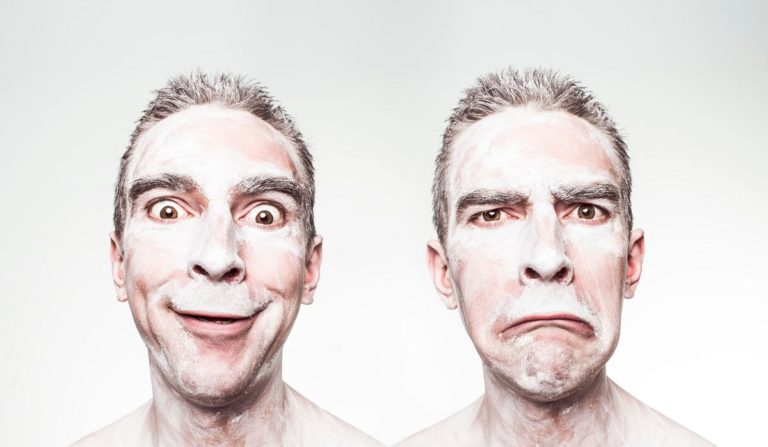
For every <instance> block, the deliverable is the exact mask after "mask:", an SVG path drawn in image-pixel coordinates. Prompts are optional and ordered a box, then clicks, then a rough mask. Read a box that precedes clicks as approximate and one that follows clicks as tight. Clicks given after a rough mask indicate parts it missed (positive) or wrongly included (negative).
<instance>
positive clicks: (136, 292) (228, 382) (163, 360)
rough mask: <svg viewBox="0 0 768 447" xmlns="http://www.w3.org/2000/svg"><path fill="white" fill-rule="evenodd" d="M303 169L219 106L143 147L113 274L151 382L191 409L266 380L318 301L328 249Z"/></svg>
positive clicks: (279, 139)
mask: <svg viewBox="0 0 768 447" xmlns="http://www.w3.org/2000/svg"><path fill="white" fill-rule="evenodd" d="M298 166H300V164H299V163H298V158H297V155H296V153H295V151H294V149H293V148H292V147H291V145H290V143H289V142H288V141H287V140H286V139H285V138H284V137H283V136H282V135H281V134H280V133H278V132H277V131H276V130H274V129H273V128H272V127H271V126H269V125H268V124H266V123H264V122H263V121H261V120H259V119H258V118H256V117H254V116H253V115H251V114H249V113H247V112H244V111H240V110H230V109H225V108H221V107H217V106H210V105H206V106H195V107H191V108H188V109H186V110H184V111H181V112H178V113H176V114H173V115H171V116H170V117H168V118H166V119H164V120H162V121H160V122H159V123H157V124H155V125H154V126H153V127H151V128H150V129H149V130H148V131H146V132H145V133H144V134H143V135H142V136H141V137H140V138H139V140H138V142H137V144H136V148H135V152H134V155H133V158H132V160H131V162H130V165H129V166H128V171H127V182H126V185H127V187H126V188H127V191H125V193H126V194H128V202H129V206H128V216H127V217H126V222H125V229H124V232H123V236H122V238H121V240H117V239H116V238H115V237H114V236H113V241H112V242H113V243H112V265H113V276H114V280H115V284H116V286H117V289H118V298H119V299H121V300H127V301H128V302H129V304H130V308H131V312H132V314H133V318H134V320H135V322H136V326H137V327H138V329H139V332H140V333H141V336H142V338H143V339H144V342H145V343H146V345H147V347H148V348H149V353H150V364H151V368H152V372H153V376H154V377H155V378H161V379H162V380H164V381H165V382H166V383H167V384H168V385H170V386H171V387H172V388H173V389H175V390H176V391H177V392H179V393H181V394H182V395H183V396H185V397H187V398H189V399H192V400H195V401H197V402H199V403H201V404H205V405H221V404H224V403H227V402H231V401H232V400H233V399H235V398H236V397H237V396H239V395H241V394H242V392H243V391H246V390H247V389H248V387H249V386H253V385H256V384H258V383H260V382H259V379H261V378H265V377H268V375H269V372H270V371H275V370H276V368H279V364H280V352H281V348H282V345H283V342H284V341H285V338H286V336H287V335H288V332H289V331H290V328H291V325H292V324H293V322H294V319H295V317H296V314H297V312H298V308H299V305H300V303H301V302H302V300H303V301H304V302H305V303H309V302H311V299H312V293H313V291H314V287H315V285H316V283H317V280H318V275H319V267H320V258H321V249H320V239H319V238H315V239H314V240H313V241H310V244H309V249H307V240H306V237H307V235H306V234H305V231H304V229H303V226H302V219H303V216H302V210H301V208H300V199H299V198H300V194H301V193H302V191H303V189H302V188H303V186H302V183H301V182H300V179H301V178H303V177H302V176H303V175H304V174H303V173H302V172H300V171H299V168H298ZM158 373H159V374H158Z"/></svg>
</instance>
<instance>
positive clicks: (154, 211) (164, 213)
mask: <svg viewBox="0 0 768 447" xmlns="http://www.w3.org/2000/svg"><path fill="white" fill-rule="evenodd" d="M148 211H149V215H150V216H152V217H153V218H154V219H157V220H166V221H168V220H177V219H182V218H185V217H189V213H187V211H185V210H184V208H182V207H181V205H179V204H178V203H176V202H174V201H173V200H161V201H159V202H156V203H154V204H152V206H150V207H149V210H148Z"/></svg>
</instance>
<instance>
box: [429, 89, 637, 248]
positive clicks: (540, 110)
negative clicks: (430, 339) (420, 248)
mask: <svg viewBox="0 0 768 447" xmlns="http://www.w3.org/2000/svg"><path fill="white" fill-rule="evenodd" d="M526 109H527V110H529V111H530V112H533V113H536V114H545V113H564V114H567V115H568V116H569V117H572V118H576V119H577V120H579V121H580V122H581V124H583V125H586V127H587V129H588V130H589V132H590V134H592V135H595V133H596V134H597V135H598V136H599V137H600V141H596V143H597V144H599V145H600V147H601V148H602V149H603V151H604V153H605V154H606V155H607V156H608V158H609V159H610V161H611V167H612V169H613V170H614V171H615V175H616V176H617V179H616V180H617V183H618V184H619V185H618V189H619V191H621V190H622V187H621V183H622V179H623V178H625V177H626V174H625V172H624V171H625V170H624V167H623V166H622V163H621V160H620V158H619V155H618V153H617V149H616V147H615V146H614V143H613V141H612V140H613V138H612V137H611V135H609V134H607V133H606V132H605V131H604V130H602V129H600V128H598V127H597V126H595V125H594V124H592V123H590V122H589V121H588V120H586V119H585V118H584V117H581V116H578V115H575V114H573V113H571V112H569V111H567V110H565V109H563V108H561V107H552V108H547V107H541V106H539V105H538V104H535V103H525V104H519V105H512V104H508V105H504V106H503V107H502V108H500V109H499V110H497V111H494V112H493V113H490V114H488V115H486V116H484V117H482V118H480V119H478V120H475V121H470V122H462V123H460V125H459V126H457V127H454V128H453V130H454V131H453V134H452V138H451V140H450V144H449V145H448V146H447V149H446V150H445V155H447V157H446V158H445V161H444V164H443V165H442V167H443V169H444V172H443V173H442V180H443V185H442V191H443V197H442V198H443V202H444V203H443V206H444V211H445V219H444V222H445V234H444V236H443V237H442V238H440V243H441V244H445V243H446V242H447V240H448V234H449V233H450V231H449V230H450V228H451V227H452V226H453V225H455V222H454V219H452V211H453V210H454V209H455V206H454V205H455V204H456V203H458V201H456V200H454V202H453V203H452V202H451V201H450V198H449V195H450V194H449V193H451V192H455V191H450V188H449V179H448V175H449V174H450V173H451V168H452V167H453V163H452V162H453V159H454V155H455V145H456V143H457V142H459V141H461V140H463V138H464V137H465V136H466V135H467V132H468V131H470V129H471V128H472V127H475V126H477V125H479V124H480V123H482V122H483V121H486V120H487V119H489V118H492V117H497V116H498V115H501V114H504V113H507V112H510V111H514V110H526ZM441 155H442V154H441ZM437 178H438V177H437V175H436V176H435V179H436V180H437ZM623 202H624V198H623V197H622V196H621V193H619V198H618V206H619V208H621V209H622V210H623V208H624V204H623ZM622 214H624V213H622ZM452 222H453V225H452ZM622 225H623V226H624V227H626V228H627V233H629V231H630V230H631V228H629V216H622ZM438 236H440V235H439V234H438Z"/></svg>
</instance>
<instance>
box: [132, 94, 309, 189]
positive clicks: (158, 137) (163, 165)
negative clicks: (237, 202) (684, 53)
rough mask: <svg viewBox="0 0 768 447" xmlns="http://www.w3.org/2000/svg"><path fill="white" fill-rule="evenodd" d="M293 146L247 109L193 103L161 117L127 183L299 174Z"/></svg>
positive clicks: (140, 145) (145, 137)
mask: <svg viewBox="0 0 768 447" xmlns="http://www.w3.org/2000/svg"><path fill="white" fill-rule="evenodd" d="M297 161H298V155H297V154H296V151H295V149H294V148H293V145H292V144H291V143H290V142H289V141H288V139H287V138H285V136H284V135H282V134H281V133H280V132H278V131H277V130H275V129H274V128H273V127H272V126H270V125H269V124H267V123H266V122H264V121H262V120H261V119H259V118H257V117H256V116H254V115H252V114H250V113H248V112H246V111H244V110H234V109H228V108H225V107H222V106H216V105H200V106H192V107H189V108H187V109H184V110H182V111H180V112H177V113H174V114H173V115H171V116H169V117H167V118H165V119H163V120H161V121H160V122H158V123H156V124H155V125H154V126H152V127H151V128H149V129H148V130H147V131H145V132H144V133H143V134H142V135H141V136H140V137H139V138H138V140H137V142H136V146H135V149H134V153H133V155H132V157H131V162H130V164H129V166H128V169H127V177H126V179H127V183H128V184H131V182H132V181H133V180H135V179H137V178H140V177H144V176H151V175H156V174H162V173H169V172H170V173H174V174H181V175H188V176H191V177H193V178H195V179H196V180H198V181H202V183H205V180H206V179H207V180H210V181H211V182H213V183H220V184H222V186H224V184H228V185H229V186H231V185H232V184H234V183H236V182H237V181H239V180H240V179H242V178H243V177H246V176H252V175H276V176H283V177H288V178H294V179H297V178H298V173H297V166H300V164H299V163H298V162H297Z"/></svg>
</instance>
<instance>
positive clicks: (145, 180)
mask: <svg viewBox="0 0 768 447" xmlns="http://www.w3.org/2000/svg"><path fill="white" fill-rule="evenodd" d="M153 189H168V190H171V191H183V192H189V191H197V190H199V189H200V186H199V185H198V184H197V182H195V181H194V180H192V178H191V177H188V176H186V175H177V174H160V175H157V176H152V177H141V178H138V179H136V180H134V181H133V183H131V188H130V189H129V190H128V200H129V203H130V206H131V208H133V205H134V202H136V199H138V198H139V196H141V195H142V194H144V193H146V192H148V191H152V190H153Z"/></svg>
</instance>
